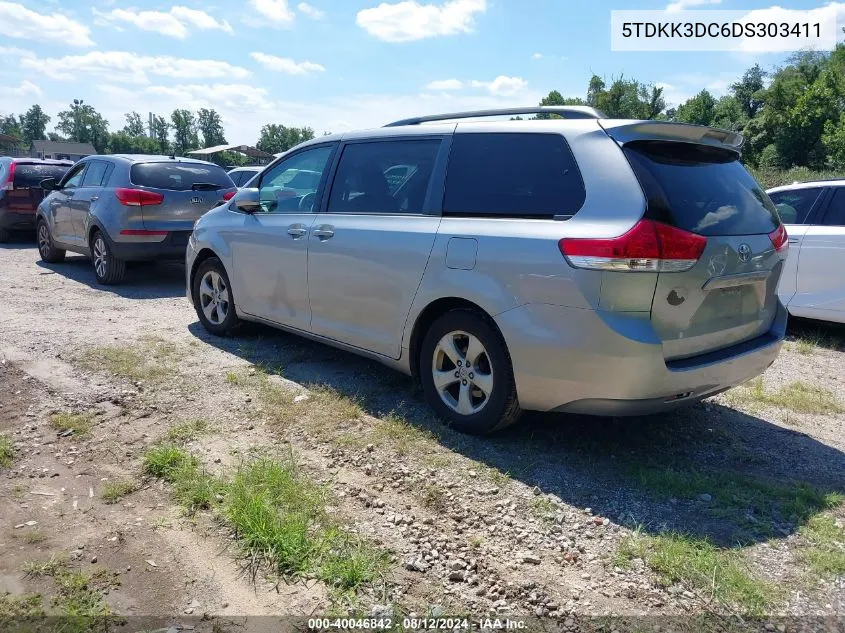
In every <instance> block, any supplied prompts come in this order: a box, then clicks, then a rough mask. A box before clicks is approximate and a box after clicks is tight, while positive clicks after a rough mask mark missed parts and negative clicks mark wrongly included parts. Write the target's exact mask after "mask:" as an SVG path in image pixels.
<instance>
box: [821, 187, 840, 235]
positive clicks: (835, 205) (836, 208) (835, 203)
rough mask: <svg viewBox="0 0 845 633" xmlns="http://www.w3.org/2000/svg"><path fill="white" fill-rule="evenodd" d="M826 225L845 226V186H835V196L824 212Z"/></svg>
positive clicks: (823, 222)
mask: <svg viewBox="0 0 845 633" xmlns="http://www.w3.org/2000/svg"><path fill="white" fill-rule="evenodd" d="M822 224H824V225H825V226H845V187H835V188H834V189H833V197H832V198H831V200H830V204H829V205H828V207H827V213H825V214H824V220H823V221H822Z"/></svg>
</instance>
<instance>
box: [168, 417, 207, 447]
mask: <svg viewBox="0 0 845 633" xmlns="http://www.w3.org/2000/svg"><path fill="white" fill-rule="evenodd" d="M210 431H211V425H209V423H208V422H207V421H206V420H202V419H197V420H188V421H187V422H182V423H181V424H177V425H176V426H174V427H171V429H170V430H169V431H168V432H167V435H165V439H166V440H167V441H168V442H173V443H181V442H188V441H190V440H194V439H196V438H198V437H199V436H200V435H204V434H206V433H209V432H210Z"/></svg>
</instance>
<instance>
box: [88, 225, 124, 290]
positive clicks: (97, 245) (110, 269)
mask: <svg viewBox="0 0 845 633" xmlns="http://www.w3.org/2000/svg"><path fill="white" fill-rule="evenodd" d="M90 248H91V263H92V264H93V265H94V276H96V277H97V281H98V282H99V283H101V284H103V285H104V286H113V285H115V284H119V283H120V282H121V281H123V277H124V276H125V275H126V262H125V261H124V260H122V259H117V258H116V257H115V256H114V254H113V253H112V250H111V246H109V241H108V240H107V239H106V236H105V235H103V234H102V233H101V232H100V231H98V230H95V231H94V232H93V233H91V243H90Z"/></svg>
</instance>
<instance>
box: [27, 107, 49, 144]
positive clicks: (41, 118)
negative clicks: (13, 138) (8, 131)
mask: <svg viewBox="0 0 845 633" xmlns="http://www.w3.org/2000/svg"><path fill="white" fill-rule="evenodd" d="M49 122H50V117H49V116H47V115H46V114H45V113H44V110H42V109H41V106H40V105H38V104H37V103H36V104H35V105H34V106H32V107H31V108H30V109H29V110H27V111H26V112H25V113H24V114H22V115H21V116H20V127H21V136H22V140H23V142H24V145H29V144H31V143H32V141H40V140H42V139H44V138H45V134H46V131H47V124H48V123H49Z"/></svg>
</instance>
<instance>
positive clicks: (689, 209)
mask: <svg viewBox="0 0 845 633" xmlns="http://www.w3.org/2000/svg"><path fill="white" fill-rule="evenodd" d="M624 152H625V155H626V156H627V158H628V161H629V162H630V163H631V166H632V167H633V169H634V172H635V173H636V175H637V178H638V179H639V181H640V185H641V186H642V188H643V191H644V192H645V194H646V198H647V200H648V211H647V215H648V216H649V217H650V218H651V219H653V220H657V221H660V222H665V223H667V224H670V225H672V226H675V227H678V228H680V229H684V230H686V231H692V232H693V233H698V234H699V235H754V234H762V233H771V232H772V231H773V230H774V229H776V228H777V227H778V226H779V225H780V219H779V218H778V215H777V211H776V209H775V206H774V204H773V203H772V201H771V200H770V199H769V196H768V195H767V194H766V192H765V191H763V189H762V188H761V187H760V185H758V184H757V181H755V180H754V178H753V177H752V176H751V174H749V173H748V171H747V170H746V169H745V167H743V166H742V163H741V162H740V161H739V158H738V157H737V155H736V154H735V153H733V152H730V151H726V150H723V149H720V148H716V147H710V146H706V145H695V144H692V143H682V142H667V141H636V142H633V143H628V144H627V145H625V147H624Z"/></svg>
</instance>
